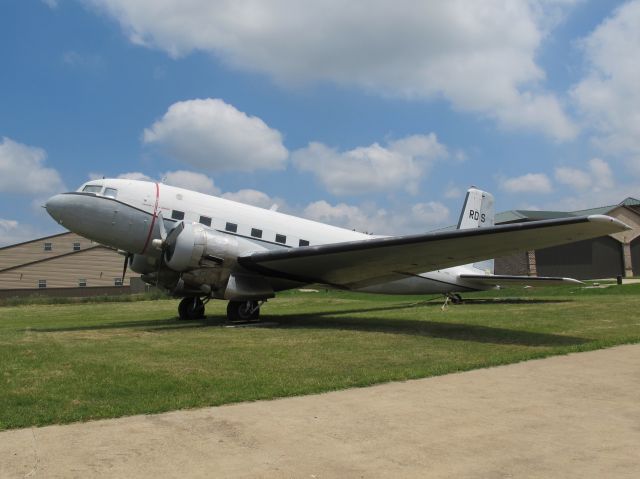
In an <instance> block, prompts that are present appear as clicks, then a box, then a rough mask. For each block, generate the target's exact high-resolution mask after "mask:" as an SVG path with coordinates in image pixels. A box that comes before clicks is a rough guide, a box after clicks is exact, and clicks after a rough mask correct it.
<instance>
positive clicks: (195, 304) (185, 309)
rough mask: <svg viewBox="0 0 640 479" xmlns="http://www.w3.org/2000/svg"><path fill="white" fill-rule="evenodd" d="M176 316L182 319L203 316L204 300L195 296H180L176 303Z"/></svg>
mask: <svg viewBox="0 0 640 479" xmlns="http://www.w3.org/2000/svg"><path fill="white" fill-rule="evenodd" d="M178 316H179V317H180V319H182V320H193V319H202V318H204V301H202V300H201V299H200V298H198V297H197V296H192V297H187V298H182V300H181V301H180V304H179V305H178Z"/></svg>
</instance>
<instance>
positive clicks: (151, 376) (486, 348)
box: [0, 285, 640, 429]
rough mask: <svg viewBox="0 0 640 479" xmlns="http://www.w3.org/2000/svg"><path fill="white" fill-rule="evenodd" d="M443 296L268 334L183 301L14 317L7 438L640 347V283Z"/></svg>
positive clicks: (333, 309) (2, 359) (306, 299)
mask: <svg viewBox="0 0 640 479" xmlns="http://www.w3.org/2000/svg"><path fill="white" fill-rule="evenodd" d="M466 298H467V302H466V303H465V304H464V305H460V306H450V307H449V308H448V309H447V310H446V311H445V312H443V311H441V310H440V306H441V304H442V302H441V301H440V300H439V299H437V300H434V301H425V298H420V297H410V298H407V297H393V296H371V295H358V294H350V293H342V292H325V291H321V292H318V293H286V294H283V295H281V296H280V297H278V298H277V299H275V300H273V301H270V302H269V303H268V305H266V306H265V307H264V309H263V319H264V321H266V322H268V323H269V324H270V326H266V327H244V328H227V327H224V310H225V303H224V302H213V301H212V302H211V303H210V304H209V305H208V307H207V315H208V317H207V319H206V320H203V321H194V322H182V321H179V320H177V319H176V305H177V302H176V301H173V300H156V301H138V302H121V303H115V302H104V303H87V304H51V305H46V304H35V305H26V306H11V307H8V306H6V307H0V378H1V381H2V382H1V384H2V387H1V388H0V429H7V428H18V427H26V426H33V425H46V424H52V423H68V422H73V421H85V420H89V419H98V418H107V417H118V416H124V415H132V414H140V413H154V412H161V411H168V410H174V409H182V408H192V407H200V406H212V405H220V404H225V403H231V402H238V401H251V400H257V399H268V398H274V397H282V396H291V395H301V394H310V393H316V392H322V391H329V390H335V389H341V388H348V387H357V386H367V385H371V384H375V383H380V382H385V381H393V380H405V379H411V378H421V377H428V376H433V375H439V374H446V373H451V372H455V371H464V370H468V369H473V368H478V367H485V366H491V365H498V364H506V363H512V362H517V361H522V360H526V359H532V358H538V357H544V356H548V355H553V354H564V353H568V352H572V351H583V350H591V349H596V348H601V347H606V346H611V345H615V344H623V343H630V342H638V341H640V314H639V313H638V311H640V285H629V286H614V287H611V288H607V289H604V290H586V289H583V288H575V287H561V288H551V289H540V290H523V289H517V290H516V289H514V290H504V291H499V292H496V291H492V292H485V293H478V294H474V295H466Z"/></svg>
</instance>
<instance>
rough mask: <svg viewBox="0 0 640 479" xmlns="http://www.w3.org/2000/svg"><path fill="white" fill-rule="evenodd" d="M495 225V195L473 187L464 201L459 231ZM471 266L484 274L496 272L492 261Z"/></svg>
mask: <svg viewBox="0 0 640 479" xmlns="http://www.w3.org/2000/svg"><path fill="white" fill-rule="evenodd" d="M494 224H495V213H494V211H493V195H492V194H491V193H488V192H486V191H482V190H479V189H478V188H475V187H473V186H472V187H471V188H469V189H468V190H467V196H466V198H465V199H464V205H463V206H462V212H460V219H459V220H458V229H459V230H464V229H471V228H485V227H487V226H493V225H494ZM471 266H472V267H473V268H474V269H476V270H479V271H481V272H482V274H493V271H494V270H493V260H492V259H489V260H486V261H480V262H478V263H473V265H471Z"/></svg>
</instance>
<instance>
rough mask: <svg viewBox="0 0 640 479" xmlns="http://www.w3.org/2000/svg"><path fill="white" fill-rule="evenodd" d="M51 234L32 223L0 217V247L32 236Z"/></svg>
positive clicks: (26, 239)
mask: <svg viewBox="0 0 640 479" xmlns="http://www.w3.org/2000/svg"><path fill="white" fill-rule="evenodd" d="M47 234H51V233H50V232H46V233H45V232H43V230H40V229H38V228H36V227H34V226H33V225H29V224H24V223H20V222H18V221H16V220H9V219H4V218H0V247H2V246H8V245H12V244H16V243H22V242H24V241H29V240H32V239H34V238H39V237H42V236H46V235H47Z"/></svg>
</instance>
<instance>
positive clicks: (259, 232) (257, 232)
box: [251, 228, 262, 238]
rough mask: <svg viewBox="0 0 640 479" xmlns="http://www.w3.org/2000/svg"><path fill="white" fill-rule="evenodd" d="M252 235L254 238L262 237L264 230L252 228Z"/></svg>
mask: <svg viewBox="0 0 640 479" xmlns="http://www.w3.org/2000/svg"><path fill="white" fill-rule="evenodd" d="M251 236H253V237H254V238H262V230H259V229H258V228H251Z"/></svg>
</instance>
